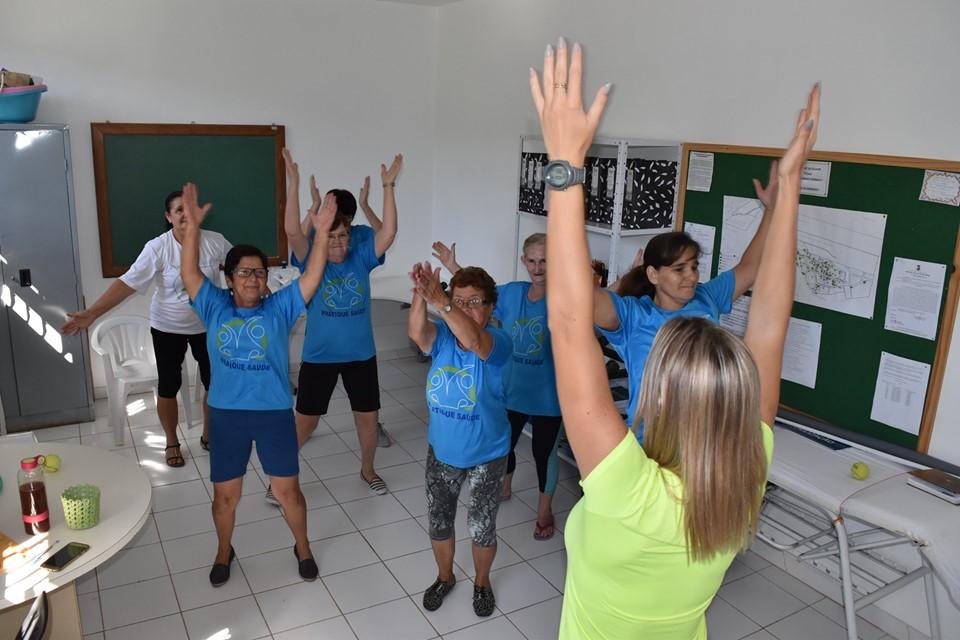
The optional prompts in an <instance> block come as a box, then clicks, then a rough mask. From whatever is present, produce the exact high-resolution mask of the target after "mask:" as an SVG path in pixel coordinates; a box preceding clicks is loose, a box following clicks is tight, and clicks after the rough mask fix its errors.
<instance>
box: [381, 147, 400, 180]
mask: <svg viewBox="0 0 960 640" xmlns="http://www.w3.org/2000/svg"><path fill="white" fill-rule="evenodd" d="M402 165H403V154H402V153H398V154H397V155H395V156H393V162H392V163H390V168H389V169H388V168H387V167H386V165H380V180H381V182H383V186H385V187H386V186H388V185H389V184H390V183H391V182H396V181H397V174H399V173H400V167H401V166H402Z"/></svg>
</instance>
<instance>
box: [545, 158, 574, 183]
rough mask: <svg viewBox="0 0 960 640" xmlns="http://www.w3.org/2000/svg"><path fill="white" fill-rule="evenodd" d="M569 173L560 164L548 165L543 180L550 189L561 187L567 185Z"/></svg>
mask: <svg viewBox="0 0 960 640" xmlns="http://www.w3.org/2000/svg"><path fill="white" fill-rule="evenodd" d="M569 177H570V172H569V171H568V170H567V168H566V167H565V166H563V165H562V164H560V163H552V162H551V163H550V164H549V165H548V166H547V172H546V176H545V177H544V179H545V180H546V181H547V184H549V185H550V186H552V187H562V186H564V185H565V184H567V180H568V179H569Z"/></svg>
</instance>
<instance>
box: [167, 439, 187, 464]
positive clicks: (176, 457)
mask: <svg viewBox="0 0 960 640" xmlns="http://www.w3.org/2000/svg"><path fill="white" fill-rule="evenodd" d="M170 449H176V450H177V453H174V454H169V453H168V454H167V466H168V467H174V468H175V469H179V468H180V467H182V466H183V465H185V464H187V461H186V460H185V459H184V458H183V455H182V454H181V453H180V443H179V442H178V443H176V444H171V445H167V448H166V449H164V451H170ZM178 461H179V462H178Z"/></svg>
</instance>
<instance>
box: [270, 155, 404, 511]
mask: <svg viewBox="0 0 960 640" xmlns="http://www.w3.org/2000/svg"><path fill="white" fill-rule="evenodd" d="M284 160H285V162H286V166H287V182H288V184H287V207H286V212H285V217H284V229H285V231H286V233H287V240H288V242H289V244H290V248H291V251H292V254H293V255H292V259H291V264H293V265H294V266H297V267H301V265H303V264H305V263H306V261H307V260H308V256H310V255H311V253H312V247H314V246H319V245H321V244H326V247H327V265H326V269H325V271H324V276H323V286H322V287H321V289H320V296H319V297H318V299H317V300H315V301H314V302H313V304H311V305H310V306H309V307H308V311H307V329H306V335H305V337H304V342H303V359H302V360H303V362H302V363H301V365H300V375H299V377H298V380H297V412H296V416H297V417H296V419H297V434H298V438H299V441H300V445H301V446H302V445H303V443H305V442H306V441H307V439H309V438H310V435H311V434H312V433H313V432H314V430H315V429H316V428H317V424H318V422H319V421H320V416H322V415H324V414H326V413H327V409H328V408H329V405H330V398H331V397H332V395H333V390H334V388H335V387H336V385H337V380H338V379H339V378H341V377H342V378H343V387H344V390H345V391H346V393H347V398H348V399H349V400H350V408H351V409H352V410H353V420H354V423H355V425H356V429H357V440H358V441H359V443H360V477H361V478H362V479H363V481H364V482H365V483H366V485H367V487H368V488H369V490H370V492H371V493H373V494H375V495H383V494H385V493H387V485H386V483H385V482H384V481H383V479H382V478H381V477H380V476H379V475H377V472H376V471H375V469H374V466H373V465H374V456H375V454H376V450H377V442H378V424H377V417H378V413H379V411H380V382H379V379H378V377H377V348H376V345H375V344H374V340H373V321H372V318H371V315H370V311H371V298H370V272H371V271H373V270H374V269H375V268H377V267H378V266H380V265H381V264H383V260H384V256H385V254H386V252H387V249H389V248H390V246H391V245H392V244H393V241H394V239H395V238H396V235H397V202H396V199H395V197H394V187H395V186H396V180H397V175H398V174H399V173H400V167H401V165H402V164H403V156H402V155H399V154H398V155H397V156H395V157H394V159H393V163H392V164H391V165H390V167H389V168H387V167H386V166H385V165H380V179H381V181H382V183H383V222H382V224H381V225H380V227H379V228H378V229H377V230H376V232H374V233H373V234H372V237H371V235H370V232H369V231H367V232H366V237H364V238H358V237H353V235H352V233H351V229H354V228H356V229H358V230H360V229H369V227H364V226H362V225H358V226H356V227H351V225H350V222H351V219H352V218H351V217H348V215H347V213H349V215H350V216H352V215H353V213H355V212H356V201H355V200H353V196H350V198H349V200H350V201H352V202H353V211H351V212H345V211H342V210H341V208H342V206H343V203H342V202H341V200H344V199H345V198H346V196H349V195H350V194H349V192H347V191H344V190H342V189H335V190H333V191H330V192H328V193H327V197H326V198H325V199H324V203H326V202H327V201H329V200H331V199H332V201H333V202H334V203H335V204H334V206H336V207H337V216H336V219H335V220H334V222H333V226H332V228H331V229H330V231H329V233H328V234H327V235H326V236H324V237H321V236H315V237H316V238H320V239H321V240H323V239H324V238H325V242H323V241H319V242H314V238H313V237H310V236H308V235H307V234H305V233H303V227H302V226H301V223H300V205H299V203H298V197H299V196H298V193H297V192H298V190H299V181H300V176H299V170H298V168H297V165H296V164H295V163H294V162H293V158H292V157H291V156H290V152H289V151H284ZM310 192H311V195H312V197H313V204H312V205H311V207H310V213H311V214H313V213H314V212H315V211H316V208H317V207H319V206H320V192H319V191H318V190H317V187H316V182H315V181H314V180H313V178H312V177H311V179H310ZM363 200H364V202H365V201H366V197H365V196H364V198H363ZM267 501H272V500H271V493H270V492H269V491H268V493H267Z"/></svg>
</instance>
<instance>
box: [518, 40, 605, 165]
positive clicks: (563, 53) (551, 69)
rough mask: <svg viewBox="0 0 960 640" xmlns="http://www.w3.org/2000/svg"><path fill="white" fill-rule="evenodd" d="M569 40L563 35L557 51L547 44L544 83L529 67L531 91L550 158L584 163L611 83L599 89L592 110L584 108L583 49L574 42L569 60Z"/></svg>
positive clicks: (544, 61)
mask: <svg viewBox="0 0 960 640" xmlns="http://www.w3.org/2000/svg"><path fill="white" fill-rule="evenodd" d="M567 54H568V52H567V43H566V41H565V40H564V39H563V38H560V40H559V42H558V44H557V51H556V55H554V51H553V47H551V46H550V45H547V52H546V54H545V55H544V58H543V86H542V88H541V85H540V81H539V79H538V78H537V72H536V71H535V70H534V69H530V93H531V95H532V96H533V104H534V106H535V107H536V110H537V115H538V116H539V118H540V127H541V129H543V141H544V144H545V145H546V147H547V155H548V156H549V157H550V159H551V160H566V161H568V162H570V163H572V164H573V165H575V166H578V167H582V166H583V159H584V156H586V153H587V149H588V148H589V147H590V143H591V141H592V140H593V136H594V134H595V133H596V131H597V126H598V125H599V124H600V116H601V115H603V109H604V107H605V106H606V104H607V96H608V94H609V93H610V85H609V84H605V85H603V86H602V87H600V89H599V90H598V91H597V95H596V97H595V98H594V100H593V104H592V105H590V109H589V111H586V112H584V110H583V97H582V95H581V92H582V79H583V50H582V49H581V47H580V45H579V44H574V45H573V54H572V56H570V60H569V63H568V60H567Z"/></svg>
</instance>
